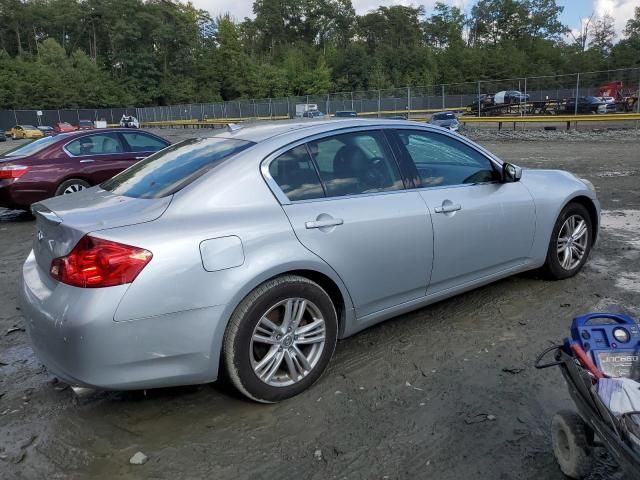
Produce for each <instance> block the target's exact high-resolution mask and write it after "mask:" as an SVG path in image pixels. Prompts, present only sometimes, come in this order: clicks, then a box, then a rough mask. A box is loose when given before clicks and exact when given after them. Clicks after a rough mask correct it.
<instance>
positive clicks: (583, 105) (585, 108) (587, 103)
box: [564, 96, 616, 114]
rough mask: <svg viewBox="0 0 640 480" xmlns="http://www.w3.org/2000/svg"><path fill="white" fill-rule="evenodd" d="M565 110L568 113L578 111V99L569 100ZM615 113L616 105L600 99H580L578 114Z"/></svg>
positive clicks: (587, 97)
mask: <svg viewBox="0 0 640 480" xmlns="http://www.w3.org/2000/svg"><path fill="white" fill-rule="evenodd" d="M564 109H565V112H566V113H569V114H571V113H574V112H575V111H576V99H575V98H568V99H567V101H566V102H565V105H564ZM615 111H616V105H615V103H614V104H607V103H606V102H604V101H602V100H600V99H599V98H598V97H593V96H586V97H578V109H577V112H578V113H599V112H602V113H605V112H615Z"/></svg>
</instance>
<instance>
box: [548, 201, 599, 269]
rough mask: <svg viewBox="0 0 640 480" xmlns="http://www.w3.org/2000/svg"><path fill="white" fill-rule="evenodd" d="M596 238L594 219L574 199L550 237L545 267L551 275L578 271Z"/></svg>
mask: <svg viewBox="0 0 640 480" xmlns="http://www.w3.org/2000/svg"><path fill="white" fill-rule="evenodd" d="M593 238H594V234H593V223H592V221H591V216H590V215H589V212H588V211H587V209H586V208H585V207H584V205H581V204H579V203H570V204H568V205H567V206H566V207H564V209H563V210H562V212H560V215H559V216H558V219H557V220H556V223H555V225H554V227H553V231H552V233H551V239H550V241H549V248H548V250H547V259H546V262H545V264H544V267H543V271H544V273H545V274H546V275H547V277H549V278H551V279H553V280H562V279H565V278H569V277H573V276H574V275H575V274H577V273H578V272H579V271H580V270H581V269H582V267H583V266H584V264H585V263H586V261H587V258H588V257H589V253H590V252H591V247H592V243H593Z"/></svg>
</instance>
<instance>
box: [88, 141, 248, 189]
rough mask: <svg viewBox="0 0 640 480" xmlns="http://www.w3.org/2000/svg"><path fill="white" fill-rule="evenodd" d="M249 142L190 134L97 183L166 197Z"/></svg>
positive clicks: (105, 187)
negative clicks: (187, 137)
mask: <svg viewBox="0 0 640 480" xmlns="http://www.w3.org/2000/svg"><path fill="white" fill-rule="evenodd" d="M252 145H253V143H252V142H247V141H244V140H237V139H231V138H217V137H214V138H192V139H190V140H185V141H183V142H180V143H176V144H175V145H171V146H170V147H167V148H165V149H164V150H161V151H159V152H157V153H154V154H153V155H151V156H150V157H147V158H145V159H144V160H142V161H140V162H138V163H136V164H135V165H134V166H132V167H130V168H128V169H126V170H125V171H124V172H122V173H119V174H118V175H116V176H115V177H113V178H112V179H110V180H107V181H106V182H104V183H102V184H101V185H100V187H101V188H103V189H104V190H107V191H110V192H112V193H114V194H116V195H124V196H127V197H134V198H160V197H166V196H168V195H172V194H174V193H176V192H177V191H178V190H180V189H182V188H184V187H185V186H187V185H189V184H190V183H191V182H193V181H194V180H196V179H197V178H199V177H200V176H202V175H204V174H205V173H206V172H208V171H209V170H211V169H212V168H214V167H216V166H218V165H220V164H221V163H222V162H224V161H226V160H228V159H231V158H232V157H233V156H234V155H236V154H237V153H239V152H241V151H242V150H245V149H247V148H249V147H250V146H252Z"/></svg>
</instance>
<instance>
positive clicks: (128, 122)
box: [120, 115, 140, 128]
mask: <svg viewBox="0 0 640 480" xmlns="http://www.w3.org/2000/svg"><path fill="white" fill-rule="evenodd" d="M120 126H121V127H122V128H140V122H138V119H137V118H136V117H134V116H133V115H122V118H121V119H120Z"/></svg>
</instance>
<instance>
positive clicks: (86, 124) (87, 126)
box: [77, 120, 94, 130]
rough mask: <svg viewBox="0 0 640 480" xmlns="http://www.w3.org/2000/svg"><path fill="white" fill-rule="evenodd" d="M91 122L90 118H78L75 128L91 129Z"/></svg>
mask: <svg viewBox="0 0 640 480" xmlns="http://www.w3.org/2000/svg"><path fill="white" fill-rule="evenodd" d="M93 129H94V126H93V122H92V121H91V120H80V121H79V122H78V128H77V130H93Z"/></svg>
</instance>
